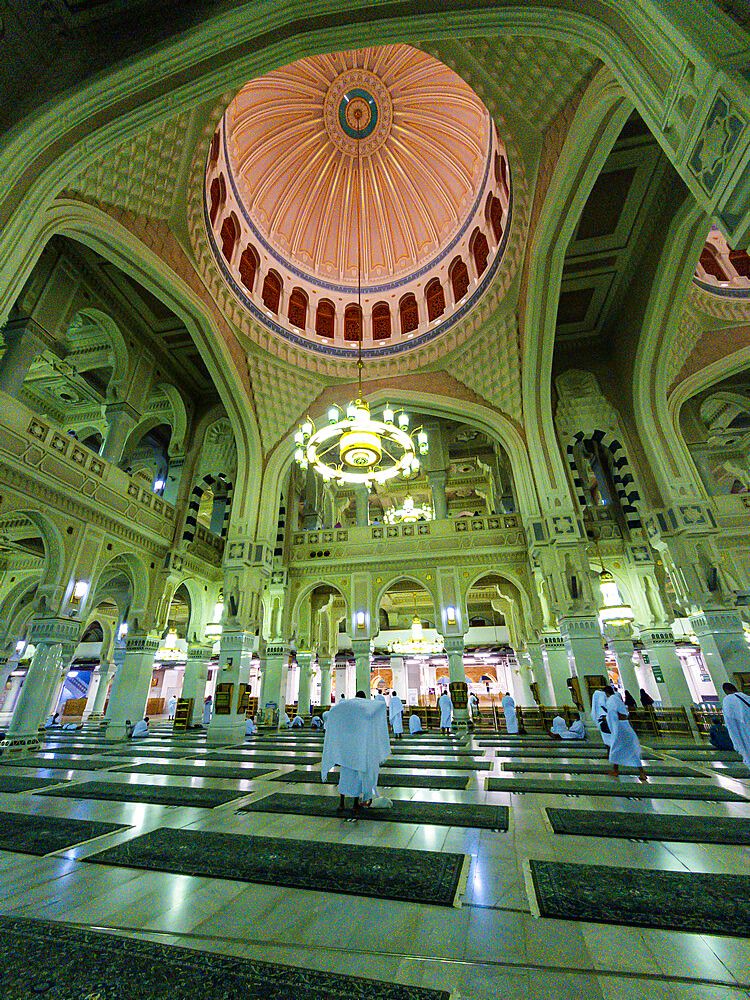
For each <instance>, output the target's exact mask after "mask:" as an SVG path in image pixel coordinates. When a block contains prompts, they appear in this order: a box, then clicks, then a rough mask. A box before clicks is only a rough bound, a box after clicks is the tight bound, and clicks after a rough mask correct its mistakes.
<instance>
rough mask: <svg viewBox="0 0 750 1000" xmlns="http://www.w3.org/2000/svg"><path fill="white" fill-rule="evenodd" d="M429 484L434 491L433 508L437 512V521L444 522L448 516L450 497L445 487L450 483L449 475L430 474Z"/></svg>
mask: <svg viewBox="0 0 750 1000" xmlns="http://www.w3.org/2000/svg"><path fill="white" fill-rule="evenodd" d="M427 482H428V483H429V484H430V490H431V491H432V506H433V508H434V511H435V520H436V521H444V520H445V518H446V517H447V516H448V496H447V494H446V492H445V485H446V483H447V482H448V475H447V473H445V472H428V473H427Z"/></svg>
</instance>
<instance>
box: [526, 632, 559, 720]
mask: <svg viewBox="0 0 750 1000" xmlns="http://www.w3.org/2000/svg"><path fill="white" fill-rule="evenodd" d="M526 656H528V658H529V662H530V664H531V671H532V673H533V675H534V681H535V682H536V684H537V685H538V686H539V697H540V699H541V702H542V705H552V704H554V701H555V690H554V688H553V687H552V681H551V680H550V676H549V671H548V669H547V667H546V664H545V662H544V650H543V649H542V644H541V642H528V643H527V644H526Z"/></svg>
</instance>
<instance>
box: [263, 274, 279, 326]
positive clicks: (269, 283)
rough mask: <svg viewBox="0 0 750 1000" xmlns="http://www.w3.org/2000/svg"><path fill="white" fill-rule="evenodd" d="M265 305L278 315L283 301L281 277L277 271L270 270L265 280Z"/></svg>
mask: <svg viewBox="0 0 750 1000" xmlns="http://www.w3.org/2000/svg"><path fill="white" fill-rule="evenodd" d="M261 298H262V299H263V305H264V306H265V307H266V309H268V310H269V311H270V312H272V313H276V314H277V315H278V312H279V303H280V302H281V278H280V277H279V276H278V274H277V273H276V272H275V271H269V272H268V274H267V275H266V277H265V280H264V282H263V294H262V296H261Z"/></svg>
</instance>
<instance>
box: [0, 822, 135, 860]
mask: <svg viewBox="0 0 750 1000" xmlns="http://www.w3.org/2000/svg"><path fill="white" fill-rule="evenodd" d="M127 829H128V827H127V825H125V824H123V823H100V822H98V821H95V820H84V819H68V818H67V817H64V816H41V815H40V814H39V813H34V814H33V815H28V816H27V815H25V814H23V813H7V812H3V813H0V850H3V851H13V852H14V853H16V854H35V855H37V856H39V857H42V856H43V855H45V854H52V852H53V851H62V850H65V848H67V847H73V846H74V845H75V844H80V843H82V842H83V841H84V840H93V838H94V837H102V836H104V834H105V833H114V832H115V830H127Z"/></svg>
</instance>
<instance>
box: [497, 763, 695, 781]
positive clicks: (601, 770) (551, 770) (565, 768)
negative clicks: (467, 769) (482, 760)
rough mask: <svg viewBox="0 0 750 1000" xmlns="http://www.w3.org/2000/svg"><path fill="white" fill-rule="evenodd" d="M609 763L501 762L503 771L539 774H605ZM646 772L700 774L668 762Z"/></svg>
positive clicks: (682, 775) (662, 775) (626, 770)
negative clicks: (670, 764)
mask: <svg viewBox="0 0 750 1000" xmlns="http://www.w3.org/2000/svg"><path fill="white" fill-rule="evenodd" d="M609 767H610V765H609V764H575V763H570V764H553V763H539V764H526V763H521V764H503V767H502V769H503V771H515V772H517V773H522V772H523V773H539V774H607V773H608V771H609ZM645 771H646V774H648V775H653V776H654V777H658V778H696V777H699V776H700V773H699V772H698V771H695V770H694V769H693V768H691V767H676V766H674V765H673V766H672V767H670V766H669V765H668V764H664V765H660V764H649V765H648V766H647V767H646V768H645ZM620 774H638V768H637V767H621V768H620Z"/></svg>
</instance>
